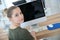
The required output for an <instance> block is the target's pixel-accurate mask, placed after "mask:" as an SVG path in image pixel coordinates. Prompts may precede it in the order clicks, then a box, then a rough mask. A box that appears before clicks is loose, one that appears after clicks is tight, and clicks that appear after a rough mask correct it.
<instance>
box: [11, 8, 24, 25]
mask: <svg viewBox="0 0 60 40" xmlns="http://www.w3.org/2000/svg"><path fill="white" fill-rule="evenodd" d="M12 13H13V14H12V17H11V18H10V19H11V21H12V23H16V24H21V23H23V22H24V16H23V14H22V12H21V10H20V9H19V8H16V9H14V10H13V11H12Z"/></svg>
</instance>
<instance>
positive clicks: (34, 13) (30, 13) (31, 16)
mask: <svg viewBox="0 0 60 40" xmlns="http://www.w3.org/2000/svg"><path fill="white" fill-rule="evenodd" d="M16 6H18V7H20V9H21V11H22V13H23V15H24V23H22V24H21V26H22V27H25V26H28V25H33V24H37V23H39V22H43V21H46V17H45V12H44V8H43V5H42V0H37V1H33V2H29V3H22V4H19V5H16Z"/></svg>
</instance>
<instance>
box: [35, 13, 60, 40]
mask: <svg viewBox="0 0 60 40" xmlns="http://www.w3.org/2000/svg"><path fill="white" fill-rule="evenodd" d="M57 22H60V13H58V14H55V15H52V16H49V17H47V21H45V22H42V23H39V25H40V27H42V26H45V25H49V24H53V23H57ZM57 34H60V28H59V29H56V30H52V31H49V30H44V31H41V32H37V33H36V37H37V39H41V38H46V37H50V36H53V35H57Z"/></svg>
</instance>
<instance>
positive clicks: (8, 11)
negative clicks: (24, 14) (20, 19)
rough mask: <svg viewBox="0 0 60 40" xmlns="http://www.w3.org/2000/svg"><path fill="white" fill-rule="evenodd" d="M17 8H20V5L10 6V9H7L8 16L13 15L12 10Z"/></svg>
mask: <svg viewBox="0 0 60 40" xmlns="http://www.w3.org/2000/svg"><path fill="white" fill-rule="evenodd" d="M16 8H18V7H17V6H11V7H10V8H8V10H7V17H8V18H11V17H12V11H13V10H14V9H16Z"/></svg>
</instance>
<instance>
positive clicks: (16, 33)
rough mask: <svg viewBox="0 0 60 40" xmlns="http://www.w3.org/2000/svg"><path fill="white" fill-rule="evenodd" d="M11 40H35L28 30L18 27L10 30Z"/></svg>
mask: <svg viewBox="0 0 60 40" xmlns="http://www.w3.org/2000/svg"><path fill="white" fill-rule="evenodd" d="M9 40H34V38H33V37H32V35H31V34H30V33H29V32H28V31H27V30H26V29H22V28H20V27H18V28H16V29H9Z"/></svg>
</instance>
